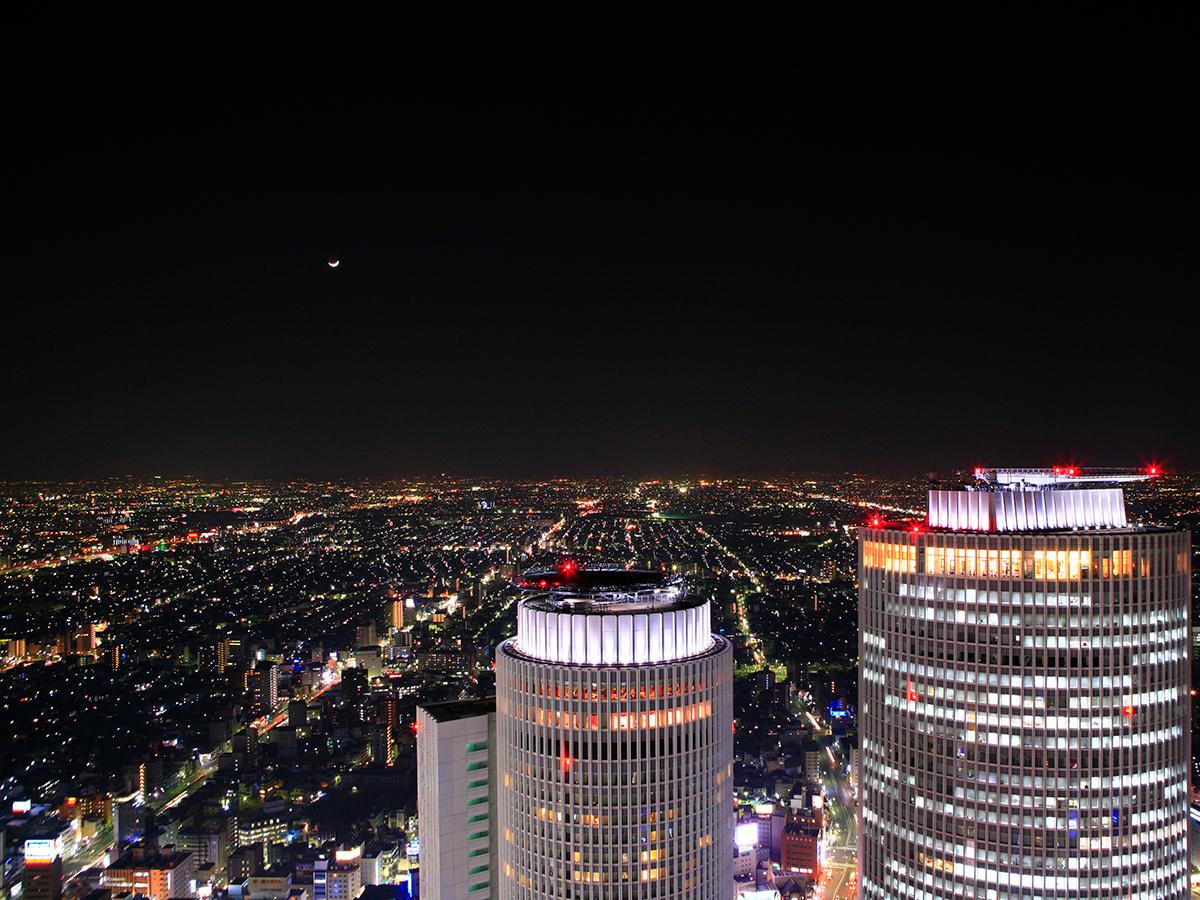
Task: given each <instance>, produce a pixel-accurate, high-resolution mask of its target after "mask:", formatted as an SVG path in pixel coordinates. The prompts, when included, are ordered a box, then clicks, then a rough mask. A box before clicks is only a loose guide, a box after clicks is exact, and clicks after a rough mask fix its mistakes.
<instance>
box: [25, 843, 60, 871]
mask: <svg viewBox="0 0 1200 900" xmlns="http://www.w3.org/2000/svg"><path fill="white" fill-rule="evenodd" d="M59 855H60V854H59V846H58V841H57V840H50V839H45V838H30V839H29V840H27V841H26V842H25V865H27V866H28V865H35V866H36V865H45V864H48V863H52V862H54V860H56V859H58V857H59Z"/></svg>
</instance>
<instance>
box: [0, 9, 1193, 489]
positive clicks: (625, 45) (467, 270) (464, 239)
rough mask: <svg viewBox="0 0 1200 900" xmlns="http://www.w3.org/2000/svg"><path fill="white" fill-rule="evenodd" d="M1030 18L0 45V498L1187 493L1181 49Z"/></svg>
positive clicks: (231, 22) (1188, 190) (222, 32)
mask: <svg viewBox="0 0 1200 900" xmlns="http://www.w3.org/2000/svg"><path fill="white" fill-rule="evenodd" d="M1063 7H1064V10H1063V11H1062V12H1061V13H1060V14H1059V15H1060V16H1061V17H1060V18H1046V17H1044V15H1043V13H1042V12H1041V11H1039V12H1038V14H1037V15H1036V16H1033V15H1031V16H1029V17H1018V16H1007V17H1006V16H1004V15H1000V14H999V13H998V12H997V15H996V16H995V17H992V18H988V19H983V18H977V19H966V18H957V19H935V18H931V17H925V18H879V17H871V18H869V17H865V16H864V17H860V18H847V19H843V20H830V19H797V20H788V21H786V22H784V21H777V22H765V21H764V22H760V23H758V27H757V28H755V29H751V28H738V27H735V26H733V25H731V24H730V23H727V22H725V21H723V20H713V21H710V22H698V21H690V20H689V21H687V22H677V23H675V24H674V26H673V27H672V28H671V29H669V30H661V31H650V30H646V31H642V30H640V26H638V27H635V26H633V25H632V24H627V26H626V28H625V30H618V29H617V28H615V27H614V26H616V25H618V24H619V23H616V22H610V23H607V26H606V27H603V28H601V27H600V25H599V24H597V23H593V25H592V26H589V27H588V28H587V29H585V30H581V29H580V25H581V23H570V25H568V24H567V23H565V22H563V23H560V27H559V28H558V29H557V30H556V31H550V30H548V31H546V32H544V33H534V32H526V31H521V30H517V29H514V28H513V27H512V26H511V25H510V26H509V27H491V26H488V25H485V24H482V23H480V24H477V25H475V26H473V27H471V28H470V29H463V30H442V31H435V32H423V31H420V30H414V29H413V28H411V27H410V28H395V27H391V26H385V25H383V24H381V23H375V22H371V21H367V20H361V19H356V18H353V17H348V18H345V19H341V18H339V17H338V16H337V15H336V14H335V13H334V11H333V10H327V11H326V13H325V14H324V16H325V17H326V18H325V20H324V21H318V20H313V21H311V22H309V23H306V24H305V25H304V27H300V26H297V27H296V28H292V27H291V24H290V23H289V21H288V20H280V21H276V22H272V23H265V24H263V25H262V27H258V26H257V25H252V24H250V23H249V22H247V21H244V20H240V19H228V20H222V21H215V20H214V21H210V22H206V21H203V20H196V21H190V22H186V23H180V22H177V21H173V22H166V21H147V20H143V21H136V22H134V21H128V22H122V21H116V20H113V19H108V18H105V19H96V20H94V21H75V20H71V21H69V22H64V21H57V22H37V23H33V22H30V23H27V24H26V26H25V27H23V28H14V29H10V34H9V35H8V44H9V45H10V47H9V48H8V51H9V52H8V57H9V58H8V60H7V62H6V63H5V66H6V69H8V71H7V72H6V75H7V78H6V81H7V83H8V84H9V86H10V94H11V96H10V98H9V100H10V104H11V105H10V108H9V114H8V118H9V124H10V129H6V131H7V137H6V140H5V144H6V149H7V150H8V151H9V153H8V155H9V156H10V162H9V165H8V166H6V169H7V173H6V174H7V180H8V190H6V192H5V193H6V195H7V200H8V203H7V204H6V206H7V210H8V216H7V218H8V221H9V223H10V225H12V226H13V231H14V234H13V236H12V237H11V238H10V240H9V241H8V242H7V244H6V247H5V251H4V254H5V257H6V260H5V269H6V271H7V272H8V279H7V280H8V285H7V290H6V293H7V295H8V297H9V300H10V302H9V304H7V305H6V306H7V308H6V311H5V313H4V319H3V321H4V328H3V335H4V340H3V354H2V357H0V360H2V361H0V377H2V379H3V382H2V383H3V388H4V390H3V403H4V409H5V416H4V427H3V429H2V431H0V434H2V435H3V438H2V440H0V477H3V478H14V479H24V478H47V477H49V478H58V477H63V478H67V477H85V476H99V475H108V474H125V473H128V474H134V475H139V476H146V475H153V474H166V475H180V474H188V473H195V474H200V475H204V476H213V477H224V476H229V477H242V476H281V477H282V476H297V475H299V476H331V477H332V476H357V475H368V476H405V475H420V474H436V473H441V472H446V473H452V474H464V475H466V474H471V475H473V474H481V475H522V476H524V475H587V474H599V475H607V474H614V475H616V474H628V475H639V476H658V475H664V476H670V475H676V474H693V475H714V476H715V475H738V474H747V475H773V474H783V473H789V472H797V471H806V470H809V471H811V470H820V471H830V470H839V471H840V470H847V469H859V470H868V471H877V472H895V471H904V470H913V471H918V472H924V471H926V470H938V469H941V470H946V469H949V468H954V467H963V466H969V465H974V464H976V463H981V464H989V465H1050V464H1054V463H1057V462H1065V461H1071V462H1075V463H1078V464H1092V465H1136V464H1139V463H1141V462H1143V461H1145V460H1149V459H1150V458H1152V457H1153V458H1155V459H1158V460H1162V461H1163V462H1165V463H1166V464H1167V465H1169V466H1172V467H1174V468H1178V469H1183V468H1190V467H1200V447H1197V442H1196V437H1197V431H1198V428H1197V416H1196V411H1195V408H1194V405H1193V398H1192V395H1193V393H1194V371H1195V360H1196V357H1197V354H1196V349H1195V347H1196V344H1195V325H1194V323H1195V316H1194V311H1193V310H1194V304H1195V302H1196V300H1197V298H1198V297H1200V291H1198V287H1200V284H1198V278H1197V262H1198V260H1197V248H1198V246H1200V245H1198V243H1197V218H1196V217H1197V200H1198V199H1200V196H1198V195H1200V191H1198V190H1197V160H1198V159H1200V152H1198V151H1200V141H1198V140H1197V130H1198V125H1197V121H1198V117H1197V106H1196V93H1195V92H1196V85H1197V83H1198V72H1197V61H1196V60H1197V56H1196V53H1195V47H1196V46H1197V40H1198V39H1200V33H1198V32H1200V28H1198V27H1197V24H1198V19H1197V18H1196V17H1195V16H1194V15H1189V14H1187V13H1186V6H1185V5H1179V6H1178V7H1176V10H1177V11H1175V12H1165V11H1163V10H1162V9H1160V10H1159V11H1158V12H1157V13H1154V16H1155V17H1154V18H1135V17H1134V10H1133V8H1132V7H1126V8H1124V9H1123V10H1122V11H1120V13H1116V12H1111V13H1105V12H1096V11H1094V10H1092V9H1091V8H1090V7H1088V6H1084V5H1070V9H1069V12H1070V13H1071V14H1070V15H1068V14H1067V13H1068V10H1066V7H1067V5H1066V4H1064V5H1063ZM1000 9H1002V8H1001V7H994V10H997V11H999V10H1000ZM1030 9H1034V8H1030ZM1085 11H1086V12H1085ZM1143 12H1144V13H1145V12H1148V11H1146V10H1143ZM67 17H68V13H67V12H66V11H65V10H63V11H61V12H60V19H66V18H67ZM331 256H336V257H339V258H340V259H341V260H342V261H343V262H342V265H341V266H340V267H339V268H338V269H336V270H334V269H330V268H329V267H328V265H327V264H326V260H327V259H328V258H329V257H331Z"/></svg>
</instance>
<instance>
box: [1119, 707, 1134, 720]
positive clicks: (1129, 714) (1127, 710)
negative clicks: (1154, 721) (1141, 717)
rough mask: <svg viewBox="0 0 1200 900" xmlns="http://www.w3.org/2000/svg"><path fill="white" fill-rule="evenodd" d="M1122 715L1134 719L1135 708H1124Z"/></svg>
mask: <svg viewBox="0 0 1200 900" xmlns="http://www.w3.org/2000/svg"><path fill="white" fill-rule="evenodd" d="M1121 715H1123V716H1124V717H1125V718H1127V719H1132V718H1133V707H1132V706H1126V707H1125V708H1123V709H1122V710H1121Z"/></svg>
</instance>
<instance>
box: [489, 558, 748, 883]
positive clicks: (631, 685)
mask: <svg viewBox="0 0 1200 900" xmlns="http://www.w3.org/2000/svg"><path fill="white" fill-rule="evenodd" d="M525 582H526V584H527V586H529V587H530V588H531V589H532V590H534V591H535V592H534V593H532V595H531V596H529V597H527V598H526V599H524V600H522V601H521V604H520V607H519V611H518V633H517V635H516V637H515V638H511V639H509V640H507V641H505V642H504V643H502V644H501V645H500V646H499V647H498V648H497V651H496V706H497V712H496V738H497V743H496V753H495V760H496V770H497V785H496V790H497V812H498V826H499V835H498V840H499V870H498V873H497V876H498V883H499V896H500V897H502V898H512V900H518V898H519V900H599V898H606V900H623V898H625V900H630V898H648V897H653V898H657V900H673V898H688V900H727V898H729V897H730V896H731V894H732V891H733V872H732V858H733V846H732V835H733V806H732V790H733V784H732V765H733V762H732V761H733V733H732V730H733V729H732V726H733V708H732V707H733V699H732V681H733V673H732V662H733V657H732V649H731V646H730V644H729V642H728V641H727V640H725V639H724V638H722V637H720V636H718V635H714V634H713V633H712V629H711V627H710V608H709V603H708V602H707V600H705V599H703V598H701V597H696V596H691V595H689V594H688V593H687V592H686V590H685V589H684V586H683V583H682V582H681V581H679V580H678V579H670V578H666V577H664V576H663V575H661V574H659V573H657V572H638V571H626V570H624V569H619V568H617V569H613V568H594V569H586V570H583V569H579V568H577V567H575V566H573V565H571V564H569V563H568V564H564V565H563V566H560V567H559V568H558V569H556V570H548V571H546V572H543V573H526V576H525Z"/></svg>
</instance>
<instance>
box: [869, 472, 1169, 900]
mask: <svg viewBox="0 0 1200 900" xmlns="http://www.w3.org/2000/svg"><path fill="white" fill-rule="evenodd" d="M976 477H977V479H978V481H977V483H976V484H973V485H971V486H969V487H968V486H964V487H963V488H962V489H961V490H951V491H942V490H938V491H931V492H930V502H929V517H928V520H927V521H926V522H925V523H919V524H915V525H914V524H911V523H909V524H903V525H889V524H886V523H884V522H882V521H878V520H876V521H873V522H872V524H871V525H870V526H869V527H865V528H863V529H861V531H860V534H859V578H860V588H859V605H860V611H859V625H860V647H859V653H860V661H861V680H860V689H859V727H860V734H861V741H862V747H861V754H862V755H861V771H860V776H859V777H860V780H861V796H860V813H861V830H860V835H859V841H860V846H859V851H860V852H859V859H860V867H861V874H860V886H859V892H860V897H861V898H866V900H897V898H906V900H941V898H987V900H1068V898H1070V900H1099V898H1105V900H1108V898H1112V897H1120V898H1122V900H1164V898H1167V900H1182V898H1184V897H1186V896H1187V895H1188V773H1189V765H1190V759H1191V748H1190V726H1191V722H1190V692H1189V675H1190V661H1189V652H1190V643H1191V642H1190V634H1189V614H1190V596H1191V541H1190V536H1189V534H1188V533H1187V532H1183V531H1173V530H1168V529H1163V528H1152V527H1144V526H1139V525H1136V524H1131V523H1130V521H1129V519H1128V516H1127V513H1126V509H1125V504H1124V497H1123V495H1122V489H1121V488H1120V487H1113V486H1111V485H1112V484H1114V483H1119V482H1121V481H1129V480H1134V479H1136V478H1139V477H1145V473H1130V472H1115V471H1109V472H1089V471H1082V470H1076V469H1073V468H1071V469H1054V470H1031V469H1023V470H1003V469H1002V470H994V469H989V470H977V472H976ZM1101 484H1103V485H1104V486H1103V487H1099V486H1097V485H1101Z"/></svg>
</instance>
